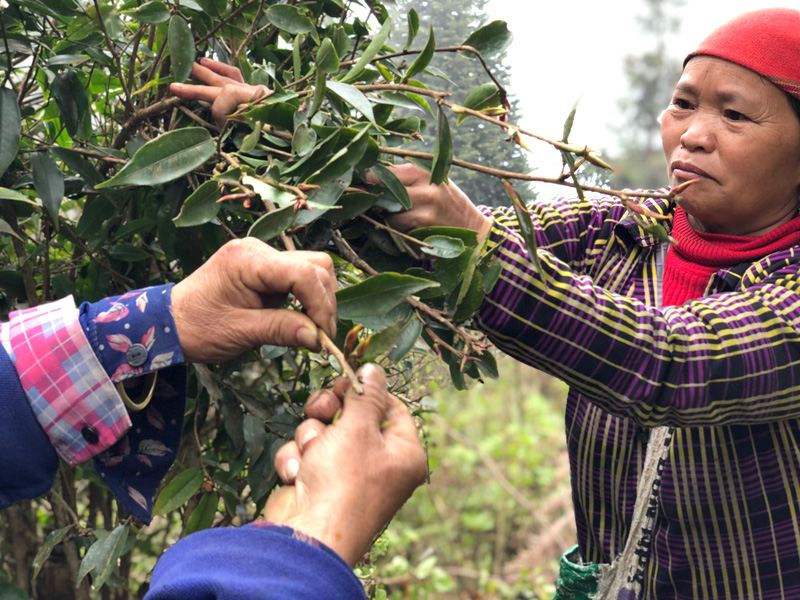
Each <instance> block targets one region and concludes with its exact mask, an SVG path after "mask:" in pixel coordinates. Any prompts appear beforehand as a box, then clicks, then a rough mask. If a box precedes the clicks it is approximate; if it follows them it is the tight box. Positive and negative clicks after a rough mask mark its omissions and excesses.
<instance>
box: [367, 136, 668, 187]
mask: <svg viewBox="0 0 800 600" xmlns="http://www.w3.org/2000/svg"><path fill="white" fill-rule="evenodd" d="M378 150H379V151H381V152H383V153H384V154H391V155H393V156H400V157H403V158H419V159H422V160H433V154H431V153H430V152H417V151H416V150H401V149H398V148H387V147H384V146H381V147H379V148H378ZM453 165H454V166H456V167H461V168H464V169H469V170H471V171H477V172H478V173H485V174H486V175H492V176H494V177H498V178H500V179H519V180H521V181H536V182H539V183H551V184H553V185H561V186H565V187H571V188H574V187H575V184H574V183H573V182H571V181H565V180H564V179H562V178H561V177H558V178H555V177H540V176H538V175H527V174H525V173H514V172H513V171H504V170H502V169H493V168H491V167H484V166H483V165H476V164H475V163H471V162H467V161H464V160H458V159H454V160H453ZM581 188H583V189H584V190H588V191H590V192H598V193H601V194H607V195H610V196H618V197H620V198H629V197H631V196H634V197H636V198H661V199H670V198H674V197H675V191H674V190H671V191H670V192H668V193H666V194H664V193H659V192H640V191H638V190H637V191H635V192H631V191H624V190H610V189H607V188H602V187H596V186H591V185H581Z"/></svg>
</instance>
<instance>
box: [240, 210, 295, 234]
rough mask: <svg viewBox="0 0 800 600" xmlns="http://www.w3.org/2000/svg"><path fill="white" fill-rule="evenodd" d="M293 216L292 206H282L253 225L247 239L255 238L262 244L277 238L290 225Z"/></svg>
mask: <svg viewBox="0 0 800 600" xmlns="http://www.w3.org/2000/svg"><path fill="white" fill-rule="evenodd" d="M294 215H295V210H294V206H284V207H283V208H279V209H278V210H273V211H271V212H268V213H267V214H265V215H264V216H263V217H261V218H260V219H259V220H258V221H256V222H255V223H253V225H252V227H250V231H248V232H247V235H248V237H254V238H257V239H259V240H261V241H262V242H269V241H270V240H272V239H274V238H276V237H278V236H279V235H280V234H281V232H283V231H285V230H286V229H287V228H288V227H289V226H290V225H291V224H292V221H293V220H294Z"/></svg>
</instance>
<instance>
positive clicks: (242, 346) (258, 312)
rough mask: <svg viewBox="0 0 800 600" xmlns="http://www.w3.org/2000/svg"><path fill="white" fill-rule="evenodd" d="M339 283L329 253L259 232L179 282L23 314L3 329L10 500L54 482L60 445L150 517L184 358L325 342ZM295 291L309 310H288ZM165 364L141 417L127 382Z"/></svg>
mask: <svg viewBox="0 0 800 600" xmlns="http://www.w3.org/2000/svg"><path fill="white" fill-rule="evenodd" d="M336 287H337V285H336V277H335V274H334V272H333V267H332V263H331V260H330V258H329V257H328V256H326V255H324V254H320V253H313V252H286V253H282V252H278V251H276V250H274V249H272V248H271V247H269V246H268V245H266V244H264V243H262V242H259V241H257V240H254V239H247V240H240V241H235V242H231V243H229V244H227V245H226V246H224V247H223V248H221V249H220V250H219V251H218V252H217V253H216V254H214V256H212V257H211V259H209V260H208V261H207V262H206V263H205V264H204V265H203V266H202V267H201V268H200V269H198V270H197V271H195V272H194V273H193V274H192V275H190V276H189V277H187V278H186V279H185V280H184V281H182V282H181V283H179V284H178V285H177V286H174V287H173V286H172V285H165V286H159V287H155V288H148V289H146V290H137V291H134V292H129V293H127V294H124V295H123V296H120V297H115V298H109V299H106V300H103V301H101V302H99V303H95V304H84V305H83V306H82V307H81V310H80V311H79V310H78V309H77V308H76V307H75V305H74V302H73V301H72V299H71V298H67V299H64V300H60V301H58V302H54V303H51V304H47V305H43V306H40V307H36V308H33V309H28V310H25V311H18V312H16V313H12V315H11V318H10V321H9V323H5V324H2V326H0V343H2V346H3V350H4V352H3V355H2V357H0V358H3V359H4V360H3V361H2V365H1V366H2V367H3V371H2V373H0V375H1V376H2V378H0V384H2V389H3V392H4V393H3V399H2V403H3V408H4V412H5V414H7V415H12V414H13V415H14V416H15V419H14V421H13V422H9V423H10V426H9V428H8V432H7V435H4V436H2V439H0V450H4V451H3V456H4V457H9V456H18V457H19V460H15V461H7V460H5V459H4V460H3V461H1V462H2V464H1V465H0V505H2V506H6V505H8V504H10V503H11V502H14V501H16V500H18V499H20V498H23V497H33V496H36V495H39V494H41V493H44V492H45V491H47V489H49V487H50V485H51V484H52V479H53V475H54V473H55V470H56V469H57V467H58V461H57V457H56V453H55V452H54V449H55V450H56V451H58V453H59V454H60V455H61V456H62V457H63V458H64V460H66V461H67V462H68V463H70V464H77V463H79V462H82V461H84V460H87V459H89V458H92V457H94V458H95V459H96V467H97V470H98V472H99V474H100V476H101V477H103V479H104V480H105V481H106V483H107V484H108V485H109V488H110V489H111V490H112V491H113V492H114V494H115V495H116V496H117V497H118V498H119V499H120V501H122V502H123V504H125V506H126V508H128V510H129V511H130V512H131V513H132V514H134V515H135V516H136V517H137V518H139V519H141V520H143V521H145V522H147V521H149V519H150V510H151V508H152V502H153V495H154V493H155V489H156V487H157V486H158V484H159V482H160V481H161V479H162V478H163V476H164V474H165V473H166V471H167V470H168V469H169V467H170V466H171V464H172V461H173V459H174V455H175V451H176V450H177V446H178V443H179V441H180V432H181V427H182V418H183V400H184V388H185V368H183V366H182V363H183V362H184V361H192V362H216V361H223V360H227V359H230V358H233V357H235V356H238V355H239V354H241V353H242V352H244V351H245V350H247V349H249V348H251V347H255V346H258V345H260V344H275V345H283V346H305V347H309V348H312V349H316V348H318V340H317V327H321V328H322V329H323V330H325V331H326V332H328V333H330V334H333V333H334V332H335V326H336V317H335V314H336V301H335V295H334V294H335V290H336ZM288 294H292V295H293V296H294V297H295V298H296V299H297V300H298V301H299V302H300V303H301V304H302V305H303V307H304V308H305V310H306V312H307V314H303V313H301V312H299V311H296V310H290V309H286V308H282V306H283V304H284V302H285V299H286V297H287V295H288ZM173 314H174V318H173ZM155 371H158V378H157V379H156V380H155V382H154V383H155V385H154V386H153V398H152V400H151V401H150V404H149V405H148V406H147V408H146V409H145V410H142V411H141V412H135V413H132V414H130V415H129V414H128V411H127V410H126V408H125V405H124V404H123V402H122V399H121V398H120V395H119V394H118V393H117V390H116V387H115V384H116V383H119V382H123V381H126V382H130V381H132V380H133V381H136V380H142V379H146V378H144V377H142V375H146V374H148V373H151V372H155ZM132 378H135V379H132ZM147 385H148V384H147V383H145V386H144V387H145V388H146V387H147ZM144 393H145V394H147V389H145V390H144ZM132 395H133V394H132ZM137 395H138V394H137ZM137 399H138V398H137ZM26 405H27V406H26ZM7 422H8V421H7ZM20 474H21V475H20Z"/></svg>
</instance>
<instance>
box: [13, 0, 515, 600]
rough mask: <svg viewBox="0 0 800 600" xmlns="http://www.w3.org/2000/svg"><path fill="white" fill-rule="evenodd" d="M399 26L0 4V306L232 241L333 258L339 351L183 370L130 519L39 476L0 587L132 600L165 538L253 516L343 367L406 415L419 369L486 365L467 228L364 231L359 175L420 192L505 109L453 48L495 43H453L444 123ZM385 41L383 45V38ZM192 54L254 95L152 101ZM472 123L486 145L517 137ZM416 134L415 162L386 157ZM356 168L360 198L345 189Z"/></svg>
mask: <svg viewBox="0 0 800 600" xmlns="http://www.w3.org/2000/svg"><path fill="white" fill-rule="evenodd" d="M417 16H418V15H416V13H411V16H405V17H404V19H403V20H404V21H405V22H400V23H398V22H396V20H395V22H393V20H392V19H391V18H390V16H389V11H388V9H387V7H385V6H384V5H383V4H381V3H379V2H366V3H358V2H354V3H352V4H350V3H348V4H347V5H345V4H344V3H343V2H342V0H313V1H309V2H304V3H302V4H301V3H298V2H294V1H290V2H288V3H277V2H269V1H267V0H239V1H235V2H231V1H228V0H180V1H164V0H152V1H149V2H142V1H141V0H128V1H125V2H123V1H121V0H91V1H84V0H49V1H47V2H44V1H42V0H10V1H9V2H8V4H7V5H6V4H3V5H2V8H0V34H1V35H2V44H0V70H1V71H0V72H2V75H0V210H2V213H0V217H2V220H0V233H2V235H0V252H1V253H2V256H3V268H2V270H0V289H2V292H3V294H2V298H1V299H0V310H2V312H3V313H4V314H7V313H8V312H9V311H10V310H13V309H15V308H18V307H22V306H33V305H36V304H39V303H42V302H47V301H50V300H53V299H56V298H60V297H63V296H66V295H69V294H72V295H73V296H74V297H75V299H76V301H77V302H81V301H85V300H88V301H91V300H97V299H99V298H102V297H104V296H108V295H115V294H119V293H122V292H124V291H126V290H129V289H132V288H136V287H144V286H147V285H152V284H157V283H163V282H166V281H178V280H180V279H181V278H182V277H184V276H186V275H187V274H188V273H191V272H192V271H193V270H194V269H196V268H197V266H198V265H200V264H202V262H203V261H204V260H206V259H207V258H208V257H209V256H210V255H211V254H212V253H213V252H214V251H215V250H216V249H218V248H219V247H220V246H221V245H222V244H223V243H224V242H225V241H226V240H228V239H231V238H238V237H243V236H246V235H251V236H255V237H258V238H260V239H262V240H264V241H268V242H270V243H272V244H274V245H276V246H277V247H280V248H285V249H291V248H307V249H317V250H326V251H330V252H331V253H333V254H334V255H335V256H336V260H337V268H338V271H339V274H340V279H341V283H342V286H343V289H342V291H341V292H340V297H339V306H340V318H341V319H342V322H341V323H340V327H339V330H340V332H341V338H340V339H338V340H336V344H337V345H338V346H339V347H340V348H341V349H343V350H344V353H345V356H346V358H345V357H343V356H342V355H328V354H327V353H325V354H322V355H311V354H308V353H306V352H291V351H287V350H286V349H284V348H271V347H269V348H268V347H265V348H261V349H259V350H258V351H256V352H253V353H250V354H248V355H246V356H244V357H242V358H241V359H240V360H238V361H234V362H231V363H228V364H226V365H214V366H210V367H205V366H200V365H195V366H194V367H193V368H192V369H190V386H189V395H188V404H187V413H186V415H185V427H184V429H185V431H184V437H183V444H182V447H181V450H180V452H179V453H178V455H177V460H176V467H175V468H174V469H173V470H172V471H171V472H170V474H169V475H168V477H167V478H166V480H165V481H164V484H163V486H162V489H161V490H160V493H159V495H158V498H157V502H156V513H158V514H159V515H160V516H159V517H158V518H157V519H156V520H155V521H154V523H153V525H151V526H150V527H149V528H144V527H142V524H141V523H138V522H136V521H135V520H134V519H131V518H130V516H129V515H127V514H126V512H125V510H124V509H123V508H122V507H121V506H120V505H118V503H117V502H116V500H115V499H114V498H113V497H111V495H110V494H109V493H108V491H107V489H106V488H105V487H104V486H103V484H102V482H101V481H100V480H99V478H98V477H97V476H96V475H95V473H94V471H93V468H92V465H91V464H86V465H84V466H83V467H82V468H80V469H67V468H62V469H61V470H60V472H59V474H58V476H57V478H56V485H55V486H54V488H53V490H52V491H51V492H50V493H49V494H48V495H47V496H46V497H44V498H42V499H39V500H36V501H32V502H20V503H17V504H16V505H14V506H13V507H11V508H10V509H8V510H7V511H4V513H3V514H2V515H1V516H0V518H1V519H2V525H3V527H2V533H3V539H2V552H1V553H0V555H1V556H2V558H0V566H1V567H2V569H1V570H2V572H3V573H4V576H5V578H6V579H7V581H6V582H5V583H2V582H0V591H2V593H4V594H10V595H11V596H10V597H19V598H25V597H38V598H48V599H58V598H80V599H84V598H89V597H102V598H116V599H123V598H124V599H127V598H133V597H141V596H142V595H143V594H144V593H145V591H146V588H147V579H148V576H149V572H150V570H151V569H152V566H153V564H154V563H155V560H156V559H157V557H158V556H159V555H160V554H161V552H163V550H164V549H165V548H166V547H168V546H169V545H170V544H171V543H173V542H174V541H176V539H178V538H179V537H181V536H183V535H186V534H188V533H190V532H192V531H196V530H199V529H203V528H206V527H210V526H212V525H213V526H225V525H231V524H234V525H236V524H242V523H246V522H248V521H250V520H253V519H255V518H257V517H258V515H259V513H260V511H261V509H262V508H263V505H264V502H265V500H266V497H267V495H268V493H269V491H270V490H271V489H272V487H273V486H274V485H275V483H276V481H277V477H276V474H275V473H274V470H273V467H272V462H273V460H272V459H273V458H274V453H275V451H276V450H277V448H278V447H279V446H280V445H281V444H282V443H283V442H284V440H285V439H287V438H288V437H290V436H291V435H292V432H293V430H294V427H295V426H296V425H297V423H298V422H299V420H300V419H301V418H302V403H303V402H304V401H305V399H306V397H307V396H308V394H309V393H310V391H312V390H314V389H317V388H319V387H320V386H323V385H326V384H327V383H328V382H329V381H330V380H331V379H332V378H333V377H334V376H336V375H337V374H338V373H339V372H340V371H341V370H342V369H343V368H344V367H345V365H346V363H347V362H352V363H353V364H357V363H358V362H359V361H362V360H378V361H381V362H382V363H383V364H384V365H385V366H386V367H387V369H388V370H389V371H390V373H391V375H392V380H393V391H394V392H395V393H397V394H399V395H401V396H402V397H404V398H406V399H407V400H408V401H409V404H410V405H411V406H412V409H414V410H416V411H419V410H420V408H419V405H418V403H416V402H415V400H417V399H418V397H417V396H418V395H419V393H420V390H419V389H418V386H416V384H417V383H418V381H414V384H415V386H412V385H411V383H412V375H413V374H414V373H415V370H418V369H420V368H421V367H420V365H425V364H427V363H429V362H431V361H435V362H436V363H437V364H439V365H442V367H440V368H441V369H443V370H444V371H443V372H444V373H445V375H444V376H442V375H439V379H440V380H441V379H442V377H443V378H444V379H445V380H452V382H453V383H454V384H455V385H456V387H458V388H464V387H465V386H466V383H467V381H469V380H474V379H480V378H482V377H484V376H494V375H496V373H497V365H496V361H495V358H494V357H493V355H492V354H491V353H490V352H489V351H488V350H487V344H486V343H485V340H483V339H482V337H481V336H479V335H478V334H476V333H475V332H473V331H470V330H469V315H470V314H471V313H472V312H473V311H474V309H475V308H476V307H477V305H478V304H479V303H480V301H481V299H482V297H483V295H484V294H485V292H486V291H487V290H489V289H490V288H491V286H492V285H493V283H494V281H495V280H496V278H497V275H498V270H497V267H496V265H494V264H493V262H492V257H491V255H488V256H485V257H483V258H481V259H480V260H478V257H479V256H480V255H481V248H480V246H479V245H478V244H477V241H476V239H475V235H474V234H473V233H471V232H467V231H463V230H455V229H452V228H444V229H432V230H425V231H418V232H412V234H411V235H410V236H405V237H403V236H400V235H399V234H398V233H397V232H393V231H390V230H388V229H387V228H386V227H385V226H384V225H383V224H382V216H383V215H384V214H385V213H386V211H395V210H399V209H401V208H402V207H403V206H407V205H408V198H407V196H406V195H405V192H404V190H403V188H402V186H399V185H398V184H397V183H398V182H397V181H396V180H395V179H394V178H393V176H392V175H391V174H390V173H389V172H388V171H387V170H386V169H383V168H381V165H382V164H384V163H385V162H386V161H387V160H394V159H395V158H394V157H398V156H399V157H405V158H410V159H413V160H417V161H421V163H422V164H425V165H427V167H428V168H429V169H430V170H431V173H432V175H431V177H432V181H434V182H441V181H443V180H445V179H446V178H447V176H448V174H449V171H450V166H451V161H452V160H453V152H454V144H453V141H452V137H451V135H450V133H449V132H450V130H451V129H455V128H456V121H457V120H458V119H461V118H464V117H466V118H467V121H465V123H469V122H470V121H473V120H475V119H477V118H479V117H481V116H486V117H487V119H495V117H498V116H499V117H503V113H504V112H505V111H504V109H503V108H502V105H503V103H504V102H505V98H504V97H503V94H502V93H501V91H500V90H499V89H498V88H496V87H490V86H488V84H490V83H491V81H490V75H489V74H488V73H487V71H486V70H485V69H484V68H483V67H480V68H479V67H478V65H480V59H479V58H478V55H477V54H476V53H478V52H480V53H481V54H485V55H486V58H491V57H493V56H495V55H497V54H498V53H500V52H502V50H503V49H504V48H505V47H506V46H507V44H508V43H509V42H510V35H509V33H508V30H507V29H506V27H505V24H502V23H494V24H490V26H489V27H488V28H485V29H479V30H478V29H476V30H474V31H471V32H470V35H469V36H468V39H465V40H462V41H466V42H468V43H469V46H470V48H471V49H472V51H462V52H461V53H460V54H459V56H458V60H459V61H464V62H466V63H470V64H472V65H473V66H474V69H473V71H474V73H475V81H474V84H475V86H476V87H480V86H482V87H481V89H480V90H479V92H480V93H479V94H478V95H477V96H476V97H474V98H473V99H472V100H470V99H469V98H468V99H467V100H464V102H465V104H466V105H467V107H473V108H474V109H475V110H476V111H478V115H479V116H469V117H467V115H466V114H465V109H462V108H461V107H459V106H455V107H453V105H452V103H451V102H450V101H449V100H447V94H448V92H447V91H442V90H433V89H430V88H429V87H427V86H426V85H425V84H424V83H422V82H421V81H419V80H418V79H417V76H418V75H420V76H421V75H422V74H423V73H424V71H425V70H426V68H427V67H428V66H429V64H430V61H431V59H432V58H433V56H434V54H435V52H434V44H433V42H432V40H431V41H430V42H428V41H426V42H425V46H424V47H423V50H422V51H421V52H410V53H409V52H404V51H403V50H402V46H406V47H410V46H411V45H412V44H413V43H414V39H415V38H416V37H417V34H418V33H420V26H419V23H418V19H417ZM397 20H399V19H397ZM475 25H476V26H477V23H476V24H475ZM393 29H394V31H395V32H396V34H395V35H396V36H397V37H400V38H403V41H401V42H394V41H393V42H392V44H393V46H389V45H388V44H389V41H388V40H389V35H390V33H391V31H392V30H393ZM422 35H423V34H421V33H420V36H422ZM392 39H394V38H392ZM423 39H430V38H423ZM397 51H399V54H397ZM390 55H391V56H390ZM201 56H213V57H215V58H217V59H219V60H222V61H224V62H228V63H230V64H234V65H237V66H238V67H239V68H240V69H241V70H242V72H243V73H244V75H245V78H246V80H248V81H249V82H251V83H254V84H255V83H265V84H267V85H269V86H270V87H271V88H272V89H273V90H275V94H274V95H273V96H270V97H269V98H268V99H266V100H265V101H262V102H260V103H259V104H258V105H253V106H248V107H245V108H244V109H243V110H242V111H240V113H239V114H237V115H236V116H235V117H234V123H233V124H232V125H231V126H229V127H227V128H226V129H225V130H224V131H222V132H218V131H217V130H216V128H215V126H214V125H213V124H211V123H209V122H208V119H209V114H208V111H207V110H206V108H205V107H202V106H199V105H186V104H184V103H182V102H180V101H179V100H177V99H175V98H173V97H171V96H170V95H169V93H168V90H167V85H168V83H170V82H172V81H182V80H185V79H186V78H187V77H188V74H189V71H190V69H191V64H192V62H193V61H194V60H196V59H198V58H199V57H201ZM437 83H442V85H443V87H444V88H447V86H448V85H450V83H449V82H447V81H443V80H442V81H437ZM430 85H433V84H430ZM397 109H404V110H406V111H409V110H410V111H412V112H411V113H408V112H404V113H402V114H398V113H397V112H396V111H397ZM480 111H483V112H480ZM484 113H488V116H487V115H486V114H484ZM409 115H410V116H409ZM495 120H496V119H495ZM451 122H452V124H451ZM487 122H488V121H487ZM496 124H499V125H500V127H501V128H502V129H504V130H505V133H502V132H499V137H500V138H501V139H502V137H511V138H515V139H517V140H518V139H519V133H515V132H514V130H511V129H509V128H508V126H506V125H504V124H503V122H502V121H498V122H497V123H496ZM423 128H424V129H423ZM423 130H425V131H426V134H425V136H426V137H428V138H433V139H435V140H436V143H435V145H434V148H433V152H432V153H428V154H425V152H424V150H425V149H424V148H418V149H417V151H421V152H422V154H413V151H408V150H406V148H408V147H409V146H413V144H414V142H415V141H416V140H417V138H419V137H420V133H421V132H422V131H423ZM434 131H435V132H436V134H435V135H434V133H433V132H434ZM511 145H512V144H508V146H511ZM500 166H504V165H500ZM368 168H372V169H374V170H375V172H376V173H377V174H378V176H379V177H380V178H381V180H382V182H383V184H384V185H383V186H381V187H378V188H370V187H368V186H366V185H364V183H363V181H364V173H365V171H366V169H368ZM509 189H510V190H511V188H509ZM511 191H512V193H513V190H511ZM421 265H426V266H427V267H428V268H427V269H426V270H423V269H421V268H420V266H421ZM356 323H359V324H360V326H361V327H362V328H361V329H359V328H358V327H356V326H355V324H356ZM348 332H350V333H349V337H347V338H346V337H345V336H347V335H348ZM337 356H338V358H337ZM375 590H376V593H379V594H382V593H385V592H384V590H381V589H379V588H375Z"/></svg>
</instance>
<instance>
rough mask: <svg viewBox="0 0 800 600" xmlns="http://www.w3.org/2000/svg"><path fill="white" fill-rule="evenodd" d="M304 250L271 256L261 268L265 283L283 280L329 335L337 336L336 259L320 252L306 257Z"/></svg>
mask: <svg viewBox="0 0 800 600" xmlns="http://www.w3.org/2000/svg"><path fill="white" fill-rule="evenodd" d="M304 258H306V257H304V256H303V255H302V254H301V253H291V252H281V253H278V254H276V255H274V256H273V257H272V258H271V262H270V264H269V265H264V267H263V268H262V269H260V270H259V276H260V277H261V278H262V284H263V285H264V286H265V287H266V289H269V288H270V287H273V286H275V285H276V283H277V282H282V283H283V286H285V287H283V288H282V289H276V290H275V291H279V292H285V293H291V294H293V295H294V296H295V298H297V300H298V302H300V304H301V305H302V306H303V309H304V310H305V312H306V314H307V315H308V316H309V317H310V318H311V320H313V321H314V322H315V323H316V324H317V325H318V326H319V327H321V328H322V329H323V330H324V331H325V332H326V333H327V334H328V335H329V336H331V337H335V336H336V323H337V319H336V290H337V288H338V284H337V282H336V273H335V272H334V270H333V261H332V260H331V259H330V257H329V256H328V255H326V254H321V253H318V255H317V256H315V257H314V260H313V261H311V260H305V259H304Z"/></svg>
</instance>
